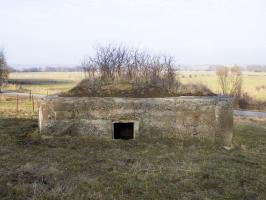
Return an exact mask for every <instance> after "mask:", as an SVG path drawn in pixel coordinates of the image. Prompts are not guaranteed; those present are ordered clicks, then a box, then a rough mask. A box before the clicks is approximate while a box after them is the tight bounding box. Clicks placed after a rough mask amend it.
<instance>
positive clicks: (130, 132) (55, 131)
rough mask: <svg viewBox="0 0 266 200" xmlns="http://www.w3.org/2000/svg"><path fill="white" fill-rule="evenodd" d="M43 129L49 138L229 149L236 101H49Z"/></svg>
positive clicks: (43, 107)
mask: <svg viewBox="0 0 266 200" xmlns="http://www.w3.org/2000/svg"><path fill="white" fill-rule="evenodd" d="M39 128H40V132H41V133H42V134H48V135H67V134H70V135H81V136H87V137H90V136H95V137H98V138H107V139H137V138H138V137H169V136H170V137H179V136H180V137H184V136H190V137H198V138H208V139H210V140H212V141H219V142H221V143H223V144H224V145H230V144H231V140H232V129H233V109H232V99H231V98H227V97H219V96H207V97H191V96H190V97H189V96H183V97H182V96H181V97H165V98H123V97H61V96H57V95H52V96H47V97H45V98H43V99H41V101H40V109H39Z"/></svg>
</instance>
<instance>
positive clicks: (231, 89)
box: [216, 66, 242, 97]
mask: <svg viewBox="0 0 266 200" xmlns="http://www.w3.org/2000/svg"><path fill="white" fill-rule="evenodd" d="M216 75H217V78H218V83H219V86H220V87H221V89H222V94H223V95H229V96H234V97H239V96H240V95H241V90H242V72H241V70H240V68H239V67H238V66H234V67H231V68H228V67H221V68H219V69H217V71H216Z"/></svg>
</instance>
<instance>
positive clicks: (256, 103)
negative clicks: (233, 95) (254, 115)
mask: <svg viewBox="0 0 266 200" xmlns="http://www.w3.org/2000/svg"><path fill="white" fill-rule="evenodd" d="M237 105H238V107H239V108H241V109H251V110H266V102H265V101H261V100H257V99H255V98H254V97H251V96H250V95H249V94H248V93H243V94H241V97H240V98H239V99H237Z"/></svg>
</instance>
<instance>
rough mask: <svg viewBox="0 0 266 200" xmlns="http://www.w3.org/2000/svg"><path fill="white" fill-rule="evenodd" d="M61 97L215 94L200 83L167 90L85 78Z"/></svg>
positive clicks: (142, 96) (151, 96)
mask: <svg viewBox="0 0 266 200" xmlns="http://www.w3.org/2000/svg"><path fill="white" fill-rule="evenodd" d="M60 96H63V97H130V98H163V97H175V96H215V94H214V93H212V92H211V91H210V90H209V89H208V88H207V87H205V86H204V85H201V84H197V85H194V84H187V85H182V84H181V85H180V86H179V87H178V88H177V89H176V90H169V89H166V87H163V86H162V85H161V86H160V85H158V84H157V85H155V84H154V85H153V84H143V83H142V84H141V83H132V82H127V81H120V82H101V81H91V80H88V79H85V80H83V81H81V82H80V83H79V84H78V85H77V86H75V87H74V88H72V89H70V90H69V91H68V92H65V93H62V94H60Z"/></svg>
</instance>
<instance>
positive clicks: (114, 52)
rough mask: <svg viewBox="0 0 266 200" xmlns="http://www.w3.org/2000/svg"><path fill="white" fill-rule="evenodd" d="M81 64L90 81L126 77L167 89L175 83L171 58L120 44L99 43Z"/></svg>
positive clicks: (123, 78)
mask: <svg viewBox="0 0 266 200" xmlns="http://www.w3.org/2000/svg"><path fill="white" fill-rule="evenodd" d="M82 67H83V69H84V71H85V73H86V76H87V78H88V79H90V80H94V79H95V78H97V79H100V80H101V81H103V82H106V81H112V82H117V81H121V80H127V81H131V82H136V83H145V84H153V85H160V86H162V87H164V88H167V89H173V88H175V87H176V86H177V85H178V84H179V82H178V81H177V79H176V72H175V63H174V59H173V57H169V56H161V55H159V56H158V55H156V56H154V55H151V54H149V53H147V52H144V51H139V50H138V49H130V48H127V47H123V46H118V47H117V46H112V45H107V46H99V47H98V48H96V51H95V55H94V56H89V57H85V58H84V60H83V62H82Z"/></svg>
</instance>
